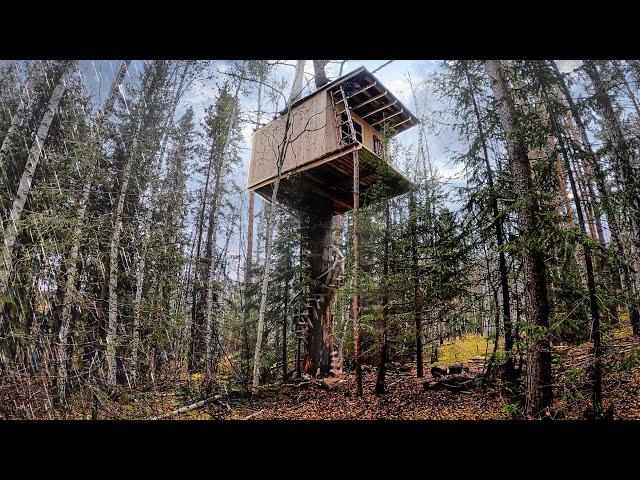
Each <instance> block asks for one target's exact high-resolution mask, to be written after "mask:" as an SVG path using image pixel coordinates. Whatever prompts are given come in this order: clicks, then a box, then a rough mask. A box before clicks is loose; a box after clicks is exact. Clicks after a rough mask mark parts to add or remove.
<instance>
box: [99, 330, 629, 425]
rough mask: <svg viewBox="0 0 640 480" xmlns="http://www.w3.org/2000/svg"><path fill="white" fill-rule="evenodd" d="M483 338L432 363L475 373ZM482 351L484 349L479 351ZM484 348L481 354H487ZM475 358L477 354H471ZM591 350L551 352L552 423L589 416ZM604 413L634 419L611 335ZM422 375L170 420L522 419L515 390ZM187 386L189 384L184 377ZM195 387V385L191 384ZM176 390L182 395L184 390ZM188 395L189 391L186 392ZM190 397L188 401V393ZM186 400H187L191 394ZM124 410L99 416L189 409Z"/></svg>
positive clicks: (448, 349) (408, 371)
mask: <svg viewBox="0 0 640 480" xmlns="http://www.w3.org/2000/svg"><path fill="white" fill-rule="evenodd" d="M486 344H487V341H486V338H484V339H483V338H482V337H471V338H465V339H462V340H456V341H452V342H449V343H446V344H445V345H442V346H441V350H440V351H441V356H440V359H439V362H438V365H447V364H448V363H450V362H454V361H455V362H457V363H461V364H462V365H464V366H465V367H468V368H469V373H470V374H472V375H473V374H474V373H475V374H480V373H482V372H483V369H484V365H483V361H482V360H481V359H482V358H483V355H484V352H486V351H487V348H486ZM483 349H484V351H483ZM491 349H492V345H491V346H489V348H488V351H491ZM478 353H479V354H480V355H478ZM592 357H593V356H592V353H591V345H590V344H589V343H584V344H581V345H577V346H573V347H566V346H557V347H554V355H553V361H554V363H553V365H554V366H553V371H554V397H555V400H554V405H553V408H552V410H551V413H550V416H551V417H552V418H556V419H583V418H585V414H586V413H587V412H589V411H590V382H589V365H590V363H591V359H592ZM603 363H604V372H605V375H604V381H603V396H604V407H605V410H606V409H609V408H610V409H612V412H613V418H615V419H640V395H638V394H639V393H640V338H635V337H632V336H630V335H629V332H626V331H618V332H616V333H615V334H614V335H612V336H611V337H610V338H609V339H608V341H607V348H606V353H605V357H604V362H603ZM425 370H426V371H425V377H424V378H422V379H419V378H416V372H415V368H414V366H413V365H409V364H407V365H400V364H397V363H392V364H390V365H389V370H388V372H387V377H386V388H387V392H386V393H385V394H384V395H376V394H375V393H374V386H375V378H376V372H375V368H374V367H372V366H365V367H364V396H363V397H362V398H358V397H356V396H355V394H354V392H355V384H354V380H355V379H354V375H353V374H345V375H344V376H343V377H342V378H327V379H322V380H311V381H303V382H300V381H298V382H297V383H281V382H279V383H274V384H270V385H265V386H262V387H260V388H259V389H258V391H257V392H254V394H253V395H252V396H251V397H246V396H242V395H240V394H239V392H235V393H234V392H228V393H226V394H225V395H220V396H219V398H216V399H214V400H213V401H211V402H209V403H207V404H205V405H202V406H199V407H198V408H194V409H193V410H191V411H188V412H184V413H174V414H171V415H169V416H168V418H171V419H198V420H206V419H235V420H248V419H252V420H267V419H281V420H283V419H300V420H302V419H304V420H330V419H331V420H343V419H353V420H355V419H387V420H393V419H405V420H412V419H413V420H453V419H455V420H472V419H483V420H487V419H511V418H522V413H521V406H520V402H519V399H520V400H521V392H522V385H521V384H518V385H516V387H515V393H513V391H512V390H511V389H509V388H507V385H506V384H504V383H503V382H502V381H501V380H500V379H499V378H498V379H494V380H493V381H492V382H490V384H489V385H487V387H486V388H485V389H483V388H482V387H481V386H479V385H476V386H474V387H473V388H471V389H469V390H467V391H460V392H456V391H449V390H431V389H430V390H428V391H425V390H424V389H423V383H424V382H425V381H428V380H431V381H432V380H433V377H432V375H431V373H430V372H429V367H428V366H427V368H425ZM192 380H193V379H192ZM195 381H198V379H197V378H196V379H195ZM182 391H183V392H184V391H187V389H185V388H184V387H183V388H182ZM190 391H191V392H193V390H190ZM189 396H191V395H189ZM191 398H194V397H193V396H191ZM134 400H135V401H134V402H132V403H128V404H120V403H119V404H117V405H116V404H112V405H111V407H109V408H107V410H106V411H104V412H103V418H150V417H153V416H158V415H161V414H165V415H166V414H167V413H169V412H172V411H174V410H175V409H177V408H178V407H181V406H184V405H189V404H190V403H193V402H194V400H192V401H188V400H187V397H185V396H184V394H180V393H178V392H172V393H169V394H167V393H165V394H162V396H154V395H147V396H146V397H145V399H144V400H140V399H137V400H136V399H134Z"/></svg>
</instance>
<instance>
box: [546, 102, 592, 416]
mask: <svg viewBox="0 0 640 480" xmlns="http://www.w3.org/2000/svg"><path fill="white" fill-rule="evenodd" d="M543 94H544V98H545V101H546V103H547V105H551V102H550V100H549V96H548V92H547V91H546V90H543ZM549 120H550V121H551V124H552V126H553V129H554V130H555V133H556V138H557V139H558V143H559V147H560V153H561V155H562V157H563V159H564V166H565V170H566V173H567V177H568V178H569V184H570V185H571V193H572V194H573V201H574V205H575V208H576V215H577V216H578V223H579V224H580V230H581V231H582V235H583V241H582V248H583V251H584V263H585V269H586V273H587V288H588V291H589V306H590V310H591V320H592V328H591V335H592V339H593V348H594V357H595V358H594V363H593V371H592V380H593V388H592V401H593V413H594V416H595V418H600V416H601V414H602V358H601V357H602V348H601V339H600V309H599V307H598V298H597V294H596V282H595V275H594V272H593V259H592V253H591V246H590V244H589V239H588V234H587V230H586V227H585V218H584V214H583V212H582V205H581V203H580V193H579V192H578V188H577V186H576V181H575V179H574V176H573V172H572V170H571V165H570V163H569V156H568V154H567V149H566V148H565V143H564V140H563V138H562V132H561V131H560V127H559V126H558V123H557V121H556V118H555V116H554V115H553V113H552V114H551V115H549Z"/></svg>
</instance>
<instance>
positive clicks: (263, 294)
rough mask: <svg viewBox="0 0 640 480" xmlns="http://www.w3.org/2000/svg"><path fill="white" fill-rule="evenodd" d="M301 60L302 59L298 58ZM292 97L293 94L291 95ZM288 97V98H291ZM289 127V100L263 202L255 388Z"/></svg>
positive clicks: (258, 372) (257, 381) (258, 382)
mask: <svg viewBox="0 0 640 480" xmlns="http://www.w3.org/2000/svg"><path fill="white" fill-rule="evenodd" d="M300 61H301V62H303V61H302V60H300ZM291 97H293V95H292V96H291ZM291 97H290V98H291ZM290 128H291V102H290V101H289V102H287V116H286V119H285V124H284V132H283V135H282V143H281V144H280V146H279V149H278V157H277V160H276V171H277V174H276V179H275V181H274V184H273V192H272V193H271V203H270V204H269V205H267V204H266V203H265V205H264V207H263V209H265V208H266V209H267V224H266V229H267V235H266V239H265V259H264V271H263V274H262V286H261V289H260V310H259V313H258V332H257V334H258V335H257V338H256V347H255V350H254V354H253V381H252V385H253V387H254V388H256V387H257V386H258V385H260V353H261V351H262V337H263V336H264V324H265V314H266V310H267V292H268V289H269V277H270V269H271V243H272V240H273V228H271V226H272V225H273V219H274V217H275V210H276V202H277V200H278V189H279V188H280V177H281V171H282V164H283V162H284V158H285V155H286V153H287V149H288V148H289V143H290V138H289V137H290V135H289V130H290Z"/></svg>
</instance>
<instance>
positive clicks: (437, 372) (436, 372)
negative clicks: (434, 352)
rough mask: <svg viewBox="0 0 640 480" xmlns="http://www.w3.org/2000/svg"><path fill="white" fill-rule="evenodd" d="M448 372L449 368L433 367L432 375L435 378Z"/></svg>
mask: <svg viewBox="0 0 640 480" xmlns="http://www.w3.org/2000/svg"><path fill="white" fill-rule="evenodd" d="M446 374H447V369H446V368H442V367H431V375H433V378H440V377H443V376H445V375H446Z"/></svg>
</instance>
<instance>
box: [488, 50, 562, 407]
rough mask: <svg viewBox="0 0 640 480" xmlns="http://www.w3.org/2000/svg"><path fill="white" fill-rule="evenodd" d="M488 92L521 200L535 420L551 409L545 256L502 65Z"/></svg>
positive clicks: (496, 64)
mask: <svg viewBox="0 0 640 480" xmlns="http://www.w3.org/2000/svg"><path fill="white" fill-rule="evenodd" d="M485 66H486V70H487V73H488V74H489V76H490V78H491V88H492V90H493V93H494V95H495V98H496V101H497V102H498V105H499V115H500V121H501V124H502V127H503V129H504V131H505V133H506V137H507V150H508V152H509V156H510V158H511V171H512V174H513V178H514V181H515V183H516V188H517V191H518V193H519V194H520V195H521V197H522V198H521V199H520V201H519V205H518V224H519V227H520V231H521V235H522V236H523V237H524V238H525V239H526V241H527V245H526V246H525V248H524V252H523V254H522V257H523V258H522V260H523V271H524V276H525V282H526V296H527V322H528V323H529V324H530V325H532V326H533V327H534V331H533V332H532V333H531V334H529V336H528V339H527V340H528V346H527V384H526V412H527V414H528V415H532V416H537V415H539V414H541V413H542V411H543V410H544V409H546V408H548V407H549V406H550V405H551V399H552V390H551V351H550V348H549V341H548V339H547V338H546V335H547V329H548V327H549V302H548V297H547V278H546V266H545V264H544V256H543V253H542V251H541V250H540V247H539V245H537V243H539V241H540V232H539V231H538V219H537V217H538V213H539V205H538V202H537V200H536V198H535V192H534V189H533V180H532V175H531V165H530V163H529V158H528V156H527V148H526V145H525V142H524V139H523V137H522V134H521V133H520V131H519V126H518V121H517V117H516V112H515V106H514V104H513V99H512V98H511V97H510V94H509V92H508V89H507V85H506V82H505V80H504V77H503V74H502V66H501V62H500V61H497V60H487V61H486V62H485Z"/></svg>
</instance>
